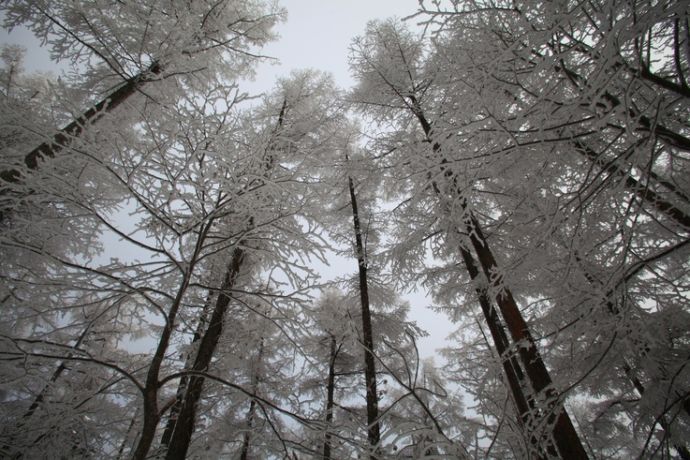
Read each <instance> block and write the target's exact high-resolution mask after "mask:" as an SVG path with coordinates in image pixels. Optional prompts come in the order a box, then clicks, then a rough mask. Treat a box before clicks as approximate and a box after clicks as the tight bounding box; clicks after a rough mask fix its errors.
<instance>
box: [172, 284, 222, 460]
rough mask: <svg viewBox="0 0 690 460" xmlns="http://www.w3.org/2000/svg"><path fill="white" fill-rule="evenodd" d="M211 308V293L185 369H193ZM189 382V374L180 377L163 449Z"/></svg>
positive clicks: (173, 426)
mask: <svg viewBox="0 0 690 460" xmlns="http://www.w3.org/2000/svg"><path fill="white" fill-rule="evenodd" d="M210 309H211V296H210V295H209V296H208V298H207V299H206V302H205V305H204V309H203V311H202V313H201V317H200V318H199V324H197V327H196V330H195V331H194V336H193V337H192V343H191V344H190V345H191V350H190V352H189V353H188V354H187V357H186V359H185V366H184V368H185V370H190V369H192V365H193V361H192V357H193V356H194V351H195V350H196V347H197V345H198V343H199V341H200V340H201V336H202V334H203V332H204V329H205V328H206V320H207V318H208V314H209V311H210ZM188 384H189V376H186V375H183V376H182V377H181V378H180V383H179V385H178V386H177V392H176V393H175V403H174V404H173V406H172V407H171V408H170V415H169V416H168V422H167V423H166V425H165V430H164V431H163V436H162V437H161V449H163V450H165V449H167V448H168V445H169V444H170V438H172V434H173V431H174V430H175V424H176V423H177V417H178V416H179V415H180V410H182V404H183V402H184V396H185V393H186V392H187V387H188Z"/></svg>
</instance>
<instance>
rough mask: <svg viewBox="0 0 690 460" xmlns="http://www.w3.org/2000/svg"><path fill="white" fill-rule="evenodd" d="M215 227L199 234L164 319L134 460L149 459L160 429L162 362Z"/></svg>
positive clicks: (148, 375) (148, 376) (148, 378)
mask: <svg viewBox="0 0 690 460" xmlns="http://www.w3.org/2000/svg"><path fill="white" fill-rule="evenodd" d="M213 223H214V221H213V219H210V220H209V221H208V223H207V224H206V225H205V226H204V227H203V228H202V229H201V230H200V232H199V236H198V238H197V241H196V244H195V247H194V253H193V254H192V257H191V258H190V262H189V267H188V268H187V271H185V273H184V275H183V277H182V281H181V283H180V287H179V288H178V290H177V294H176V295H175V299H174V300H173V302H172V305H171V306H170V311H169V312H168V317H167V318H165V325H164V326H163V331H162V332H161V336H160V338H159V339H158V345H157V347H156V351H155V352H154V354H153V357H152V358H151V365H150V366H149V370H148V372H147V373H146V381H145V382H144V388H143V390H142V397H143V400H144V401H143V405H144V421H143V424H142V428H141V436H140V437H139V442H138V443H137V446H136V448H135V449H134V454H133V455H132V460H145V459H146V458H147V457H148V453H149V450H150V449H151V445H152V444H153V440H154V438H155V436H156V428H157V427H158V422H159V421H160V417H161V416H160V413H159V412H158V389H159V385H158V382H159V378H160V370H161V366H162V364H163V360H164V359H165V353H166V352H167V351H168V346H169V345H170V338H171V337H172V333H173V330H174V329H175V321H176V319H177V314H178V312H179V310H180V307H181V305H182V299H183V298H184V296H185V294H186V293H187V288H188V287H189V283H190V281H191V279H192V274H193V273H194V269H195V268H196V263H197V261H198V257H199V254H200V253H201V249H202V247H203V245H204V242H205V241H206V236H207V235H208V232H209V231H210V230H211V227H212V226H213Z"/></svg>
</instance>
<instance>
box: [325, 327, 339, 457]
mask: <svg viewBox="0 0 690 460" xmlns="http://www.w3.org/2000/svg"><path fill="white" fill-rule="evenodd" d="M330 343H331V349H330V355H329V359H328V380H327V381H326V434H325V435H324V441H323V460H331V431H330V430H331V424H332V423H333V406H334V401H333V395H334V394H335V358H336V356H337V355H338V350H337V348H336V345H337V343H336V340H335V336H334V335H332V334H331V340H330Z"/></svg>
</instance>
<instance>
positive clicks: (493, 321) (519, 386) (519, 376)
mask: <svg viewBox="0 0 690 460" xmlns="http://www.w3.org/2000/svg"><path fill="white" fill-rule="evenodd" d="M460 254H461V255H462V259H463V261H464V263H465V267H466V268H467V272H468V273H469V275H470V278H471V279H472V280H475V279H476V278H477V276H479V271H478V270H477V266H476V263H475V261H474V259H473V258H472V254H470V252H469V251H468V250H467V249H465V248H463V247H461V248H460ZM475 291H476V293H477V298H478V299H479V305H480V306H481V308H482V313H483V314H484V319H486V323H487V324H488V326H489V331H490V332H491V337H492V338H493V341H494V346H495V347H496V352H497V353H498V355H499V358H500V360H501V365H502V366H503V371H504V372H505V375H506V380H507V381H508V388H509V389H510V393H511V395H512V397H513V401H514V403H515V408H516V410H517V413H518V416H519V421H520V422H521V424H522V427H523V430H525V435H526V436H527V437H528V440H529V446H530V449H531V450H532V451H533V452H534V453H536V455H537V458H538V459H540V460H541V459H543V458H545V457H544V453H543V450H544V449H543V446H542V445H541V443H540V440H539V438H538V437H537V436H535V435H534V434H532V433H529V431H528V430H529V429H530V419H532V418H533V414H531V410H533V409H534V407H533V405H530V403H529V400H528V397H527V395H525V390H524V389H525V387H526V385H527V382H526V381H525V375H524V373H523V370H522V368H521V367H520V363H519V361H518V359H517V358H516V357H515V356H514V355H513V352H512V351H511V350H510V340H509V339H508V336H507V335H506V332H505V329H504V325H503V324H502V321H501V318H499V316H498V313H497V312H496V309H495V308H494V306H493V305H491V301H490V300H489V298H488V296H487V295H486V291H485V290H484V289H480V288H477V289H476V290H475Z"/></svg>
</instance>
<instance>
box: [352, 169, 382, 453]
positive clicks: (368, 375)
mask: <svg viewBox="0 0 690 460" xmlns="http://www.w3.org/2000/svg"><path fill="white" fill-rule="evenodd" d="M346 160H347V157H346ZM347 180H348V186H349V189H350V203H351V204H352V220H353V222H354V228H355V247H356V250H357V263H358V266H359V293H360V303H361V306H362V336H363V337H362V338H363V342H364V379H365V380H366V392H367V393H366V400H367V438H368V439H369V446H370V447H371V454H370V456H369V458H371V459H376V458H377V456H376V450H377V449H378V445H379V442H380V440H381V429H380V426H379V420H378V418H379V402H378V392H377V391H376V363H375V360H374V334H373V331H372V327H371V311H370V309H369V286H368V281H367V260H366V253H365V249H364V242H363V240H362V227H361V223H360V220H359V210H358V209H357V196H356V195H355V185H354V182H353V181H352V177H348V178H347Z"/></svg>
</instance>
